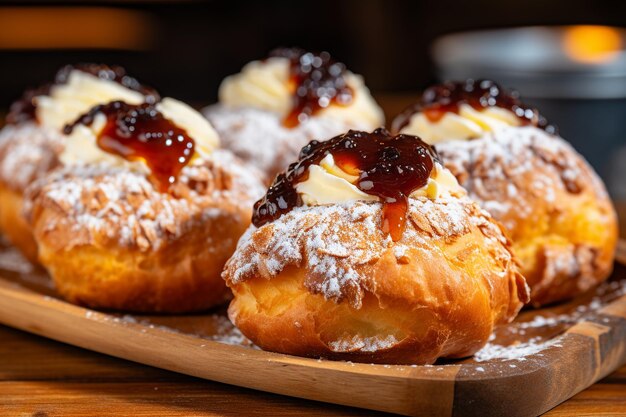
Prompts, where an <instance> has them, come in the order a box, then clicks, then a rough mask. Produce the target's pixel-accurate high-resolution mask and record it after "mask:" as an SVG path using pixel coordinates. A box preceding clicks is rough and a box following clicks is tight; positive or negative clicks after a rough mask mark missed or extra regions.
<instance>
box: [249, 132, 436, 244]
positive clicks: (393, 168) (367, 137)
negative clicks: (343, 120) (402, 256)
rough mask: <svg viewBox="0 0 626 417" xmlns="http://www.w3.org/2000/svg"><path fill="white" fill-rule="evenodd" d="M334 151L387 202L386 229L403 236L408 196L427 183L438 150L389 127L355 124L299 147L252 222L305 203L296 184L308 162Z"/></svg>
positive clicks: (257, 223)
mask: <svg viewBox="0 0 626 417" xmlns="http://www.w3.org/2000/svg"><path fill="white" fill-rule="evenodd" d="M328 154H332V156H333V158H334V160H335V164H336V165H337V166H338V167H339V168H341V169H342V170H343V171H345V172H346V173H348V174H351V175H355V176H358V180H357V181H356V182H355V184H354V185H355V186H356V187H357V188H358V189H359V190H361V191H363V192H364V193H366V194H370V195H374V196H377V197H379V198H380V200H381V201H382V203H383V220H382V224H381V227H382V230H383V232H385V233H389V234H390V235H391V238H392V239H393V240H394V241H398V240H400V238H401V237H402V233H403V232H404V228H405V223H406V212H407V210H408V207H409V200H408V199H409V196H410V195H411V193H412V192H413V191H415V190H417V189H419V188H422V187H423V186H425V185H426V184H427V183H428V179H429V177H430V176H431V174H432V173H433V168H434V166H435V161H437V160H438V157H437V154H436V152H435V150H434V149H433V148H432V147H430V146H429V145H427V144H426V143H424V142H423V141H422V140H421V139H419V138H418V137H416V136H410V135H397V136H392V135H391V134H390V133H389V132H388V131H387V130H385V129H382V128H381V129H376V130H375V131H374V132H372V133H367V132H360V131H354V130H351V131H349V132H348V133H345V134H343V135H339V136H336V137H334V138H332V139H330V140H327V141H324V142H318V141H315V140H314V141H312V142H310V143H309V144H308V145H307V146H305V147H304V148H302V150H301V151H300V157H299V159H298V161H297V162H294V163H293V164H291V165H290V166H289V168H288V169H287V171H286V172H283V173H281V174H279V175H278V176H277V177H276V179H275V180H274V182H273V184H272V185H271V186H270V188H269V190H268V191H267V194H266V195H265V197H263V198H262V199H261V200H259V201H257V202H256V204H255V205H254V213H253V218H252V223H253V224H254V225H255V226H257V227H260V226H262V225H264V224H266V223H268V222H271V221H273V220H275V219H277V218H278V217H280V216H281V215H283V214H285V213H287V212H289V211H290V210H292V209H293V208H294V207H297V206H301V205H303V203H302V200H301V198H300V196H299V195H298V193H297V191H296V185H297V184H298V183H300V182H302V181H306V179H307V177H308V168H309V166H311V165H314V164H319V163H320V161H321V160H322V159H324V157H326V156H327V155H328Z"/></svg>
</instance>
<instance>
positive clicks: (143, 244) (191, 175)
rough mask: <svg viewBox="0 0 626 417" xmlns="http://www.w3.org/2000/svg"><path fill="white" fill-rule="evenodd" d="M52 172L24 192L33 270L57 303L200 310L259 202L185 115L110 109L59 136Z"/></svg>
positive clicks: (190, 114) (119, 106)
mask: <svg viewBox="0 0 626 417" xmlns="http://www.w3.org/2000/svg"><path fill="white" fill-rule="evenodd" d="M66 133H67V135H68V136H67V138H66V139H65V147H64V151H63V152H62V153H61V155H60V160H61V161H62V162H63V165H64V166H63V168H60V169H58V170H56V171H55V172H54V173H51V174H49V175H48V176H46V177H44V178H42V179H40V180H38V181H36V182H35V183H34V184H33V185H32V186H31V187H30V188H29V189H28V190H27V200H26V202H27V214H28V218H29V220H30V224H31V226H32V229H33V231H34V236H35V240H36V242H37V244H38V246H39V259H40V261H41V264H42V265H43V266H44V267H45V268H46V269H47V270H48V272H49V273H50V275H51V277H52V278H53V280H54V283H55V285H56V288H57V290H58V292H59V293H60V294H61V295H62V296H63V297H65V298H66V299H68V300H69V301H72V302H75V303H79V304H83V305H87V306H90V307H95V308H106V309H117V310H129V311H139V312H187V311H197V310H203V309H206V308H209V307H212V306H214V305H217V304H220V303H222V302H224V301H226V300H227V299H228V298H229V297H230V292H229V290H228V289H227V288H226V286H225V285H224V282H223V280H222V279H221V278H220V273H221V270H222V269H223V266H224V263H225V262H226V260H227V259H228V257H229V256H230V255H231V254H232V252H233V251H234V249H235V245H236V243H237V240H238V239H239V237H240V236H241V234H242V233H243V232H244V231H245V229H246V228H247V226H248V225H249V223H250V215H251V206H252V203H253V201H254V200H255V199H256V198H258V197H259V195H261V194H262V192H263V191H262V190H263V189H262V185H261V184H262V181H261V179H260V178H261V175H260V173H258V172H256V171H255V170H254V169H252V168H250V167H246V166H244V165H243V164H242V163H241V162H240V161H239V160H237V159H236V158H235V157H234V156H233V155H232V154H231V153H229V152H228V151H224V150H217V149H216V147H217V145H218V138H217V134H216V133H215V131H214V130H213V129H212V128H211V126H210V125H209V123H208V122H207V121H206V119H204V118H203V117H202V116H201V115H200V114H199V113H197V112H195V111H194V110H192V109H191V108H190V107H188V106H186V105H185V104H183V103H181V102H179V101H176V100H173V99H170V98H165V99H163V100H162V101H160V102H159V103H158V104H156V105H152V104H141V105H130V104H127V103H124V102H120V101H117V102H112V103H109V104H106V105H100V106H96V107H94V108H93V109H92V110H91V111H90V112H89V113H87V114H86V115H84V116H82V117H81V118H79V119H78V120H77V121H76V122H75V123H74V124H73V125H70V126H68V127H67V128H66Z"/></svg>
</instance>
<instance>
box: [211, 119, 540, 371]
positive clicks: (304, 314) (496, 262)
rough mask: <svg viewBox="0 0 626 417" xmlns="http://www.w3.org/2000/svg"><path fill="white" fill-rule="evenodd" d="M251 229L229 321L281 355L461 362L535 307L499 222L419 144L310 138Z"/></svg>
mask: <svg viewBox="0 0 626 417" xmlns="http://www.w3.org/2000/svg"><path fill="white" fill-rule="evenodd" d="M252 223H253V224H252V225H251V226H250V228H249V229H248V230H247V232H246V233H245V234H244V235H243V237H242V238H241V240H240V241H239V244H238V246H237V250H236V251H235V253H234V255H233V256H232V258H231V259H230V260H229V261H228V263H227V264H226V267H225V269H224V272H223V274H222V276H223V278H224V279H225V280H226V283H227V285H228V286H229V287H230V288H231V290H232V291H233V294H234V296H233V300H232V302H231V304H230V307H229V310H228V314H229V317H230V319H231V321H232V322H233V323H234V324H235V325H236V326H237V327H238V328H239V329H240V330H241V332H242V333H243V334H244V335H245V336H246V337H248V338H249V339H250V340H252V341H253V342H254V343H255V344H257V345H258V346H260V347H261V348H263V349H266V350H269V351H274V352H281V353H287V354H292V355H299V356H307V357H325V358H330V359H341V360H351V361H359V362H367V363H394V364H430V363H433V362H435V361H436V360H437V359H438V358H461V357H466V356H470V355H472V354H473V353H475V352H476V351H477V350H479V349H480V348H481V347H482V346H484V345H485V343H486V342H487V340H488V338H489V336H490V334H491V332H492V330H493V328H494V326H495V325H498V324H501V323H507V322H509V321H511V320H512V319H513V318H514V317H515V316H516V314H517V312H518V311H519V309H520V308H521V307H522V305H523V303H524V302H526V301H527V300H528V288H527V286H526V283H525V280H524V278H523V277H522V275H521V274H520V273H519V272H518V268H517V263H516V258H515V256H514V255H513V253H512V252H511V251H510V246H509V241H508V240H507V238H506V237H505V236H504V235H503V233H502V231H501V229H500V227H499V226H498V224H497V223H496V222H495V221H494V220H493V219H492V218H491V217H490V216H489V214H488V213H487V212H486V211H484V210H482V209H481V208H479V206H478V205H477V204H476V203H474V202H473V201H472V200H470V199H469V198H468V197H467V196H466V193H465V191H464V190H463V188H461V187H460V186H459V185H458V183H457V181H456V179H455V178H454V176H453V175H452V174H451V173H450V172H449V171H448V170H447V169H446V168H444V167H443V166H442V164H441V163H440V161H439V157H438V156H437V154H436V152H435V150H434V149H433V148H432V147H430V146H429V145H427V144H426V143H424V142H422V141H421V140H420V139H419V138H417V137H415V136H410V135H404V134H401V135H397V136H392V135H391V134H390V133H389V132H387V131H386V130H384V129H377V130H375V131H373V132H371V133H368V132H363V131H349V132H348V133H345V134H342V135H339V136H336V137H334V138H332V139H330V140H327V141H323V142H318V141H312V142H311V143H309V144H308V145H307V146H305V147H304V148H303V149H302V151H301V152H300V156H299V158H298V160H297V161H296V162H294V163H292V164H291V165H290V166H289V168H288V169H287V170H286V171H285V172H283V173H280V174H279V175H278V176H277V177H276V179H275V180H274V182H273V184H272V185H271V186H270V187H269V189H268V190H267V193H266V194H265V196H264V197H263V198H262V199H261V200H259V201H257V203H256V204H255V206H254V214H253V218H252Z"/></svg>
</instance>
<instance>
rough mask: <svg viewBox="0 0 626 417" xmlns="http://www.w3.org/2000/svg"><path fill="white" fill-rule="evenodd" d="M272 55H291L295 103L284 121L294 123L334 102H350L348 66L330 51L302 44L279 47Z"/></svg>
mask: <svg viewBox="0 0 626 417" xmlns="http://www.w3.org/2000/svg"><path fill="white" fill-rule="evenodd" d="M270 57H281V58H287V59H289V62H290V63H291V79H290V82H291V83H293V91H294V95H293V102H294V103H293V107H292V109H291V112H290V113H289V115H288V116H287V117H286V118H285V120H284V121H283V124H284V125H285V126H287V127H290V128H291V127H295V126H298V125H299V124H300V123H302V122H304V121H306V120H307V119H308V118H309V117H310V116H313V115H315V114H316V113H317V112H319V111H320V110H322V109H324V108H326V107H328V106H330V105H331V104H333V103H335V104H339V105H344V106H345V105H348V104H350V103H351V102H352V95H353V92H352V89H351V88H350V87H349V86H348V85H347V84H346V80H345V78H344V74H345V71H346V66H345V65H344V64H342V63H340V62H336V61H335V60H333V59H332V58H331V56H330V54H329V53H328V52H321V53H319V54H317V53H312V52H306V51H304V50H302V49H299V48H280V49H276V50H274V51H272V52H271V53H270Z"/></svg>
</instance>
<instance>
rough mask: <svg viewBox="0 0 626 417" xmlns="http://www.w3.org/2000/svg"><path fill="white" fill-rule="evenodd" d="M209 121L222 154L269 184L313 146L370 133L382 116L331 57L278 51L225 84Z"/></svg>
mask: <svg viewBox="0 0 626 417" xmlns="http://www.w3.org/2000/svg"><path fill="white" fill-rule="evenodd" d="M205 115H206V116H207V117H208V118H209V120H210V121H211V124H212V125H213V126H214V127H215V129H216V130H217V131H218V133H219V135H220V138H221V139H222V142H223V143H224V147H226V148H227V149H230V150H232V151H233V152H234V153H235V154H236V155H237V156H239V157H240V158H242V159H243V160H245V161H246V162H249V163H251V164H254V165H255V166H257V167H258V168H260V169H261V170H263V171H264V172H266V174H267V175H268V178H269V179H270V180H271V178H272V177H273V176H274V175H275V174H276V173H277V172H279V171H281V170H283V169H285V168H287V165H288V164H289V162H291V161H292V160H294V159H295V158H297V156H298V152H299V151H300V148H302V147H303V146H304V145H306V144H307V143H308V142H309V141H310V140H312V139H316V138H317V139H320V138H323V139H327V138H330V137H332V136H335V135H338V134H340V133H342V132H345V131H347V130H348V129H362V130H372V129H375V128H377V127H379V126H382V125H383V124H384V115H383V112H382V110H381V109H380V107H379V106H378V105H377V104H376V102H375V101H374V99H373V98H372V96H371V94H370V92H369V90H368V89H367V87H366V86H365V84H364V83H363V79H362V77H360V76H358V75H355V74H353V73H352V72H350V71H348V70H347V69H346V67H345V66H344V65H343V64H341V63H339V62H337V61H335V60H334V59H333V58H332V57H331V56H330V55H329V54H328V53H327V52H322V53H319V54H317V53H312V52H307V51H304V50H301V49H297V48H291V49H287V48H285V49H277V50H275V51H273V52H272V53H270V56H269V57H268V58H267V59H264V60H262V61H253V62H250V63H248V64H247V65H246V66H245V67H243V69H242V70H241V72H240V73H238V74H235V75H231V76H229V77H227V78H226V79H225V80H224V81H223V82H222V84H221V86H220V89H219V103H218V104H216V105H214V106H211V107H208V108H207V109H206V110H205Z"/></svg>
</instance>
